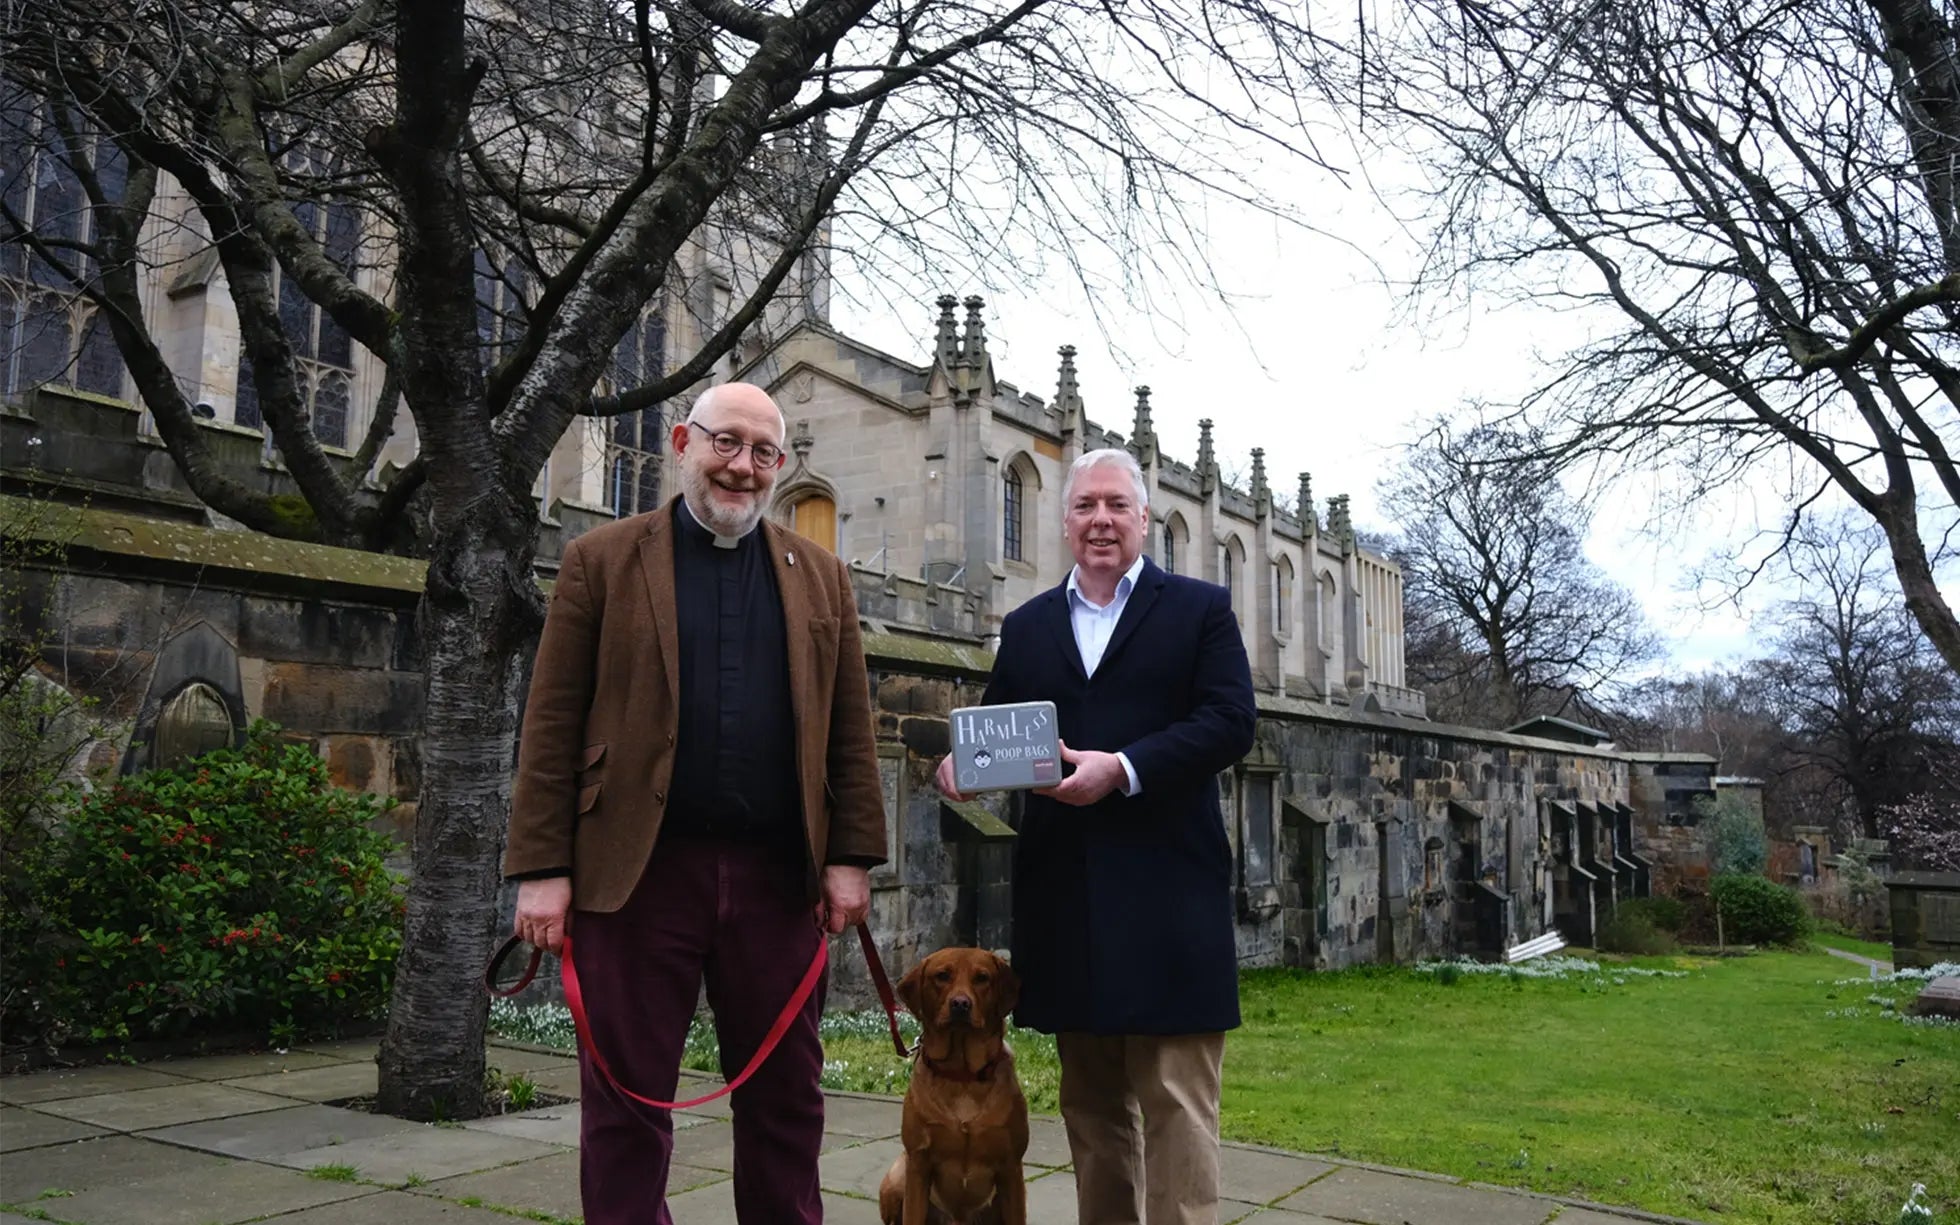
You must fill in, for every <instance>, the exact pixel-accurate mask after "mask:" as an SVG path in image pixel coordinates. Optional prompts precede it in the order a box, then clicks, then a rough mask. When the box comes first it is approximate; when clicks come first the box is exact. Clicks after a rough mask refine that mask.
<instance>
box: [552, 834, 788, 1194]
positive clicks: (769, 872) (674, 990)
mask: <svg viewBox="0 0 1960 1225" xmlns="http://www.w3.org/2000/svg"><path fill="white" fill-rule="evenodd" d="M572 935H573V937H574V938H575V939H576V940H577V941H578V965H579V980H580V982H581V983H582V984H583V986H584V988H585V1004H586V1013H587V1016H588V1017H589V1019H590V1021H591V1027H592V1037H593V1041H595V1042H596V1043H597V1044H598V1046H599V1049H600V1051H601V1052H603V1053H604V1055H605V1057H606V1062H607V1064H608V1065H609V1066H610V1067H611V1068H612V1070H613V1074H614V1075H615V1076H617V1077H618V1078H619V1081H620V1083H621V1084H623V1085H625V1086H626V1087H627V1088H629V1089H632V1090H633V1091H634V1092H636V1093H641V1094H644V1095H646V1096H647V1097H652V1098H657V1099H659V1100H661V1101H673V1100H675V1087H676V1085H677V1083H678V1080H679V1071H680V1061H681V1048H682V1045H683V1043H684V1042H685V1041H686V1038H687V1028H688V1023H689V1022H690V1021H691V1020H692V1019H693V1017H694V1005H695V1001H696V999H697V998H698V997H699V993H700V989H701V983H702V980H703V978H705V979H706V980H707V985H708V1005H709V1007H710V1008H712V1009H713V1010H714V1020H715V1033H716V1036H717V1037H718V1038H719V1040H720V1043H721V1068H722V1074H723V1075H724V1076H727V1077H729V1078H731V1079H732V1078H733V1077H734V1076H735V1075H736V1074H737V1073H738V1072H740V1071H741V1070H742V1068H743V1067H744V1066H745V1065H746V1064H747V1063H748V1061H749V1057H750V1056H751V1055H753V1054H754V1053H755V1051H756V1048H757V1047H759V1046H761V1044H762V1039H763V1038H764V1037H765V1036H766V1035H767V1034H768V1032H769V1027H770V1025H771V1024H772V1023H773V1022H774V1021H775V1019H776V1017H777V1015H778V1014H779V1013H780V1012H781V1011H782V1008H783V1005H785V1004H787V1003H788V1002H789V997H790V996H791V994H793V993H794V992H795V990H796V986H797V984H798V983H799V982H800V981H801V980H802V977H803V973H804V971H805V970H807V969H808V968H809V966H810V958H811V957H812V956H814V955H815V953H816V948H817V941H818V940H819V939H821V938H822V937H821V936H820V935H819V933H818V931H817V926H816V921H815V919H814V918H813V916H812V908H811V905H810V903H809V902H808V901H807V900H806V898H805V893H804V880H803V869H802V866H801V865H800V864H798V863H796V862H794V861H787V860H785V859H783V858H782V857H781V856H779V855H770V854H767V853H764V852H762V851H759V850H757V849H756V848H754V847H749V846H744V845H740V844H735V843H725V842H712V841H701V840H693V839H682V838H674V839H668V840H663V841H662V842H661V843H660V845H659V846H658V847H657V848H656V849H655V851H654V853H653V856H652V858H651V860H650V861H649V862H648V864H647V869H646V872H645V874H643V875H642V876H641V878H640V883H639V884H638V885H637V886H635V888H634V890H633V896H632V897H631V898H629V899H627V902H626V905H625V906H623V907H621V908H620V909H619V910H617V911H615V912H613V913H610V914H600V913H598V912H594V911H584V910H580V911H576V912H575V913H574V915H573V918H572ZM823 994H824V993H823V988H822V986H821V985H820V986H819V987H818V989H817V991H816V992H815V993H813V994H812V996H811V997H810V1002H809V1004H808V1005H807V1006H806V1007H805V1008H804V1009H803V1011H802V1014H801V1015H800V1016H799V1017H798V1018H797V1020H796V1022H795V1023H794V1024H793V1025H791V1026H790V1029H789V1032H788V1033H787V1034H785V1035H784V1037H783V1040H782V1044H781V1045H780V1046H778V1047H777V1048H776V1051H775V1053H774V1054H773V1055H771V1056H770V1057H769V1058H768V1059H767V1060H765V1061H764V1062H763V1065H762V1067H761V1068H760V1069H758V1070H757V1072H756V1074H755V1076H754V1077H753V1078H752V1079H750V1080H749V1082H748V1083H747V1084H745V1085H743V1086H742V1087H741V1088H740V1089H737V1090H736V1091H735V1093H734V1094H733V1095H732V1099H731V1100H732V1103H733V1106H734V1138H735V1214H736V1217H737V1219H738V1220H740V1221H742V1222H744V1225H821V1222H822V1220H823V1206H822V1203H821V1201H820V1199H819V1196H818V1184H817V1156H818V1153H819V1152H820V1151H821V1148H822V1144H823V1089H822V1087H821V1086H820V1084H819V1081H818V1077H819V1076H820V1074H821V1073H822V1070H823V1045H822V1043H821V1042H820V1040H819V1039H818V1037H817V1018H818V1016H819V1015H820V1014H821V1012H822V1010H823ZM579 1084H580V1088H581V1090H582V1100H581V1110H580V1123H579V1193H580V1196H581V1198H582V1199H583V1201H584V1205H585V1221H586V1225H672V1221H673V1217H672V1215H671V1214H670V1213H669V1212H668V1210H667V1168H668V1164H669V1162H670V1161H671V1160H672V1158H673V1153H674V1125H673V1118H672V1115H671V1114H670V1113H669V1112H668V1111H665V1110H654V1109H652V1108H650V1107H647V1106H643V1105H641V1104H640V1103H638V1102H635V1101H633V1100H631V1099H630V1098H626V1097H624V1096H622V1095H621V1094H619V1093H618V1092H617V1091H615V1090H614V1089H613V1088H612V1086H610V1085H609V1084H607V1083H606V1080H605V1077H603V1076H602V1075H600V1073H599V1070H598V1069H597V1068H596V1067H594V1066H593V1064H592V1061H591V1059H590V1057H589V1056H587V1055H585V1054H584V1053H582V1052H581V1054H580V1056H579ZM689 1096H694V1095H693V1094H690V1095H689Z"/></svg>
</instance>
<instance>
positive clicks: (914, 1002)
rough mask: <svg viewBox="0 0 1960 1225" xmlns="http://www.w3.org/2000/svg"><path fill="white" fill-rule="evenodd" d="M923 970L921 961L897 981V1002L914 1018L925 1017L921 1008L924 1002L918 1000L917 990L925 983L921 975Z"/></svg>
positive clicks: (923, 964)
mask: <svg viewBox="0 0 1960 1225" xmlns="http://www.w3.org/2000/svg"><path fill="white" fill-rule="evenodd" d="M925 968H926V963H925V962H923V961H921V962H919V963H918V964H916V965H914V966H913V967H912V968H911V969H909V970H907V971H906V972H905V977H904V978H901V979H899V980H898V987H897V988H896V990H897V993H898V1002H899V1003H901V1004H903V1005H905V1010H906V1011H907V1012H909V1013H911V1014H912V1015H913V1016H915V1017H922V1016H924V1015H925V1011H924V1008H923V1004H924V1001H923V1000H922V999H920V998H919V990H920V988H921V986H922V985H923V984H924V982H925V978H924V976H923V974H922V971H924V969H925Z"/></svg>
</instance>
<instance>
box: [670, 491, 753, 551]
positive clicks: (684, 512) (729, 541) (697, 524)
mask: <svg viewBox="0 0 1960 1225" xmlns="http://www.w3.org/2000/svg"><path fill="white" fill-rule="evenodd" d="M680 520H681V523H682V524H683V525H685V526H689V527H692V528H693V529H694V530H695V531H697V532H700V533H701V534H702V535H704V536H706V537H708V538H709V539H710V540H712V541H714V543H715V547H716V548H717V549H732V548H734V547H735V546H737V545H739V544H741V543H742V540H743V536H724V535H722V534H721V533H720V532H717V531H715V530H714V529H713V528H710V527H709V526H708V525H707V524H705V523H703V522H701V520H699V519H697V518H696V517H695V515H694V508H693V507H691V506H689V505H688V504H687V499H686V498H682V499H680ZM758 526H760V524H758ZM749 531H750V532H753V531H755V528H750V529H749ZM743 535H744V536H746V535H747V533H744V534H743Z"/></svg>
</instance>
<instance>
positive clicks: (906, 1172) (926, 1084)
mask: <svg viewBox="0 0 1960 1225" xmlns="http://www.w3.org/2000/svg"><path fill="white" fill-rule="evenodd" d="M1020 991H1021V986H1020V980H1019V979H1017V978H1015V977H1014V970H1013V968H1012V967H1011V966H1009V965H1008V964H1007V963H1006V962H1005V961H1002V960H1001V959H1000V958H998V957H996V956H994V955H993V954H992V953H989V952H987V951H986V950H985V949H940V950H939V951H938V952H936V953H934V954H933V955H932V956H930V957H928V958H926V959H925V960H924V961H922V962H920V963H919V964H918V965H915V966H913V967H912V969H911V971H910V972H909V973H907V974H906V975H905V977H904V978H903V979H901V980H900V981H899V984H898V998H899V999H901V1000H903V1001H905V1006H906V1008H908V1009H910V1010H911V1012H912V1015H913V1016H915V1017H917V1018H919V1028H920V1031H921V1032H920V1036H919V1050H918V1054H917V1055H916V1056H914V1057H913V1061H912V1084H911V1087H910V1088H908V1089H907V1090H906V1091H905V1111H904V1124H903V1130H902V1132H901V1138H902V1139H903V1141H904V1143H905V1151H904V1152H903V1153H900V1154H899V1156H898V1160H896V1161H894V1162H892V1168H891V1169H889V1170H887V1171H885V1178H884V1181H883V1182H882V1183H880V1184H879V1186H878V1215H879V1216H880V1218H881V1219H882V1220H883V1221H884V1223H885V1225H1027V1220H1028V1188H1027V1183H1026V1182H1025V1181H1023V1179H1022V1175H1021V1158H1022V1156H1024V1155H1025V1154H1026V1153H1027V1151H1028V1099H1027V1098H1026V1097H1023V1096H1022V1094H1021V1082H1020V1080H1019V1079H1017V1078H1016V1077H1015V1075H1014V1053H1013V1052H1012V1051H1010V1050H1008V1049H1007V1043H1006V1042H1005V1041H1004V1040H1003V1035H1004V1034H1005V1033H1006V1030H1007V1014H1008V1013H1010V1012H1012V1011H1013V1010H1014V1002H1015V1000H1016V999H1017V998H1018V997H1019V995H1020Z"/></svg>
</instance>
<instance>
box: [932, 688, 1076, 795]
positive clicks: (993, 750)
mask: <svg viewBox="0 0 1960 1225" xmlns="http://www.w3.org/2000/svg"><path fill="white" fill-rule="evenodd" d="M952 723H953V766H954V769H953V779H954V783H955V785H956V786H958V788H959V789H960V791H961V792H962V793H965V794H971V793H973V792H976V791H1022V790H1027V789H1029V788H1033V787H1053V786H1054V785H1055V784H1056V783H1059V782H1061V781H1062V753H1061V736H1060V734H1059V733H1060V728H1059V726H1058V725H1057V723H1056V721H1055V704H1054V703H1053V702H1014V703H1010V704H1008V705H1005V706H962V707H960V708H959V709H958V710H955V711H954V712H953V716H952Z"/></svg>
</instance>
